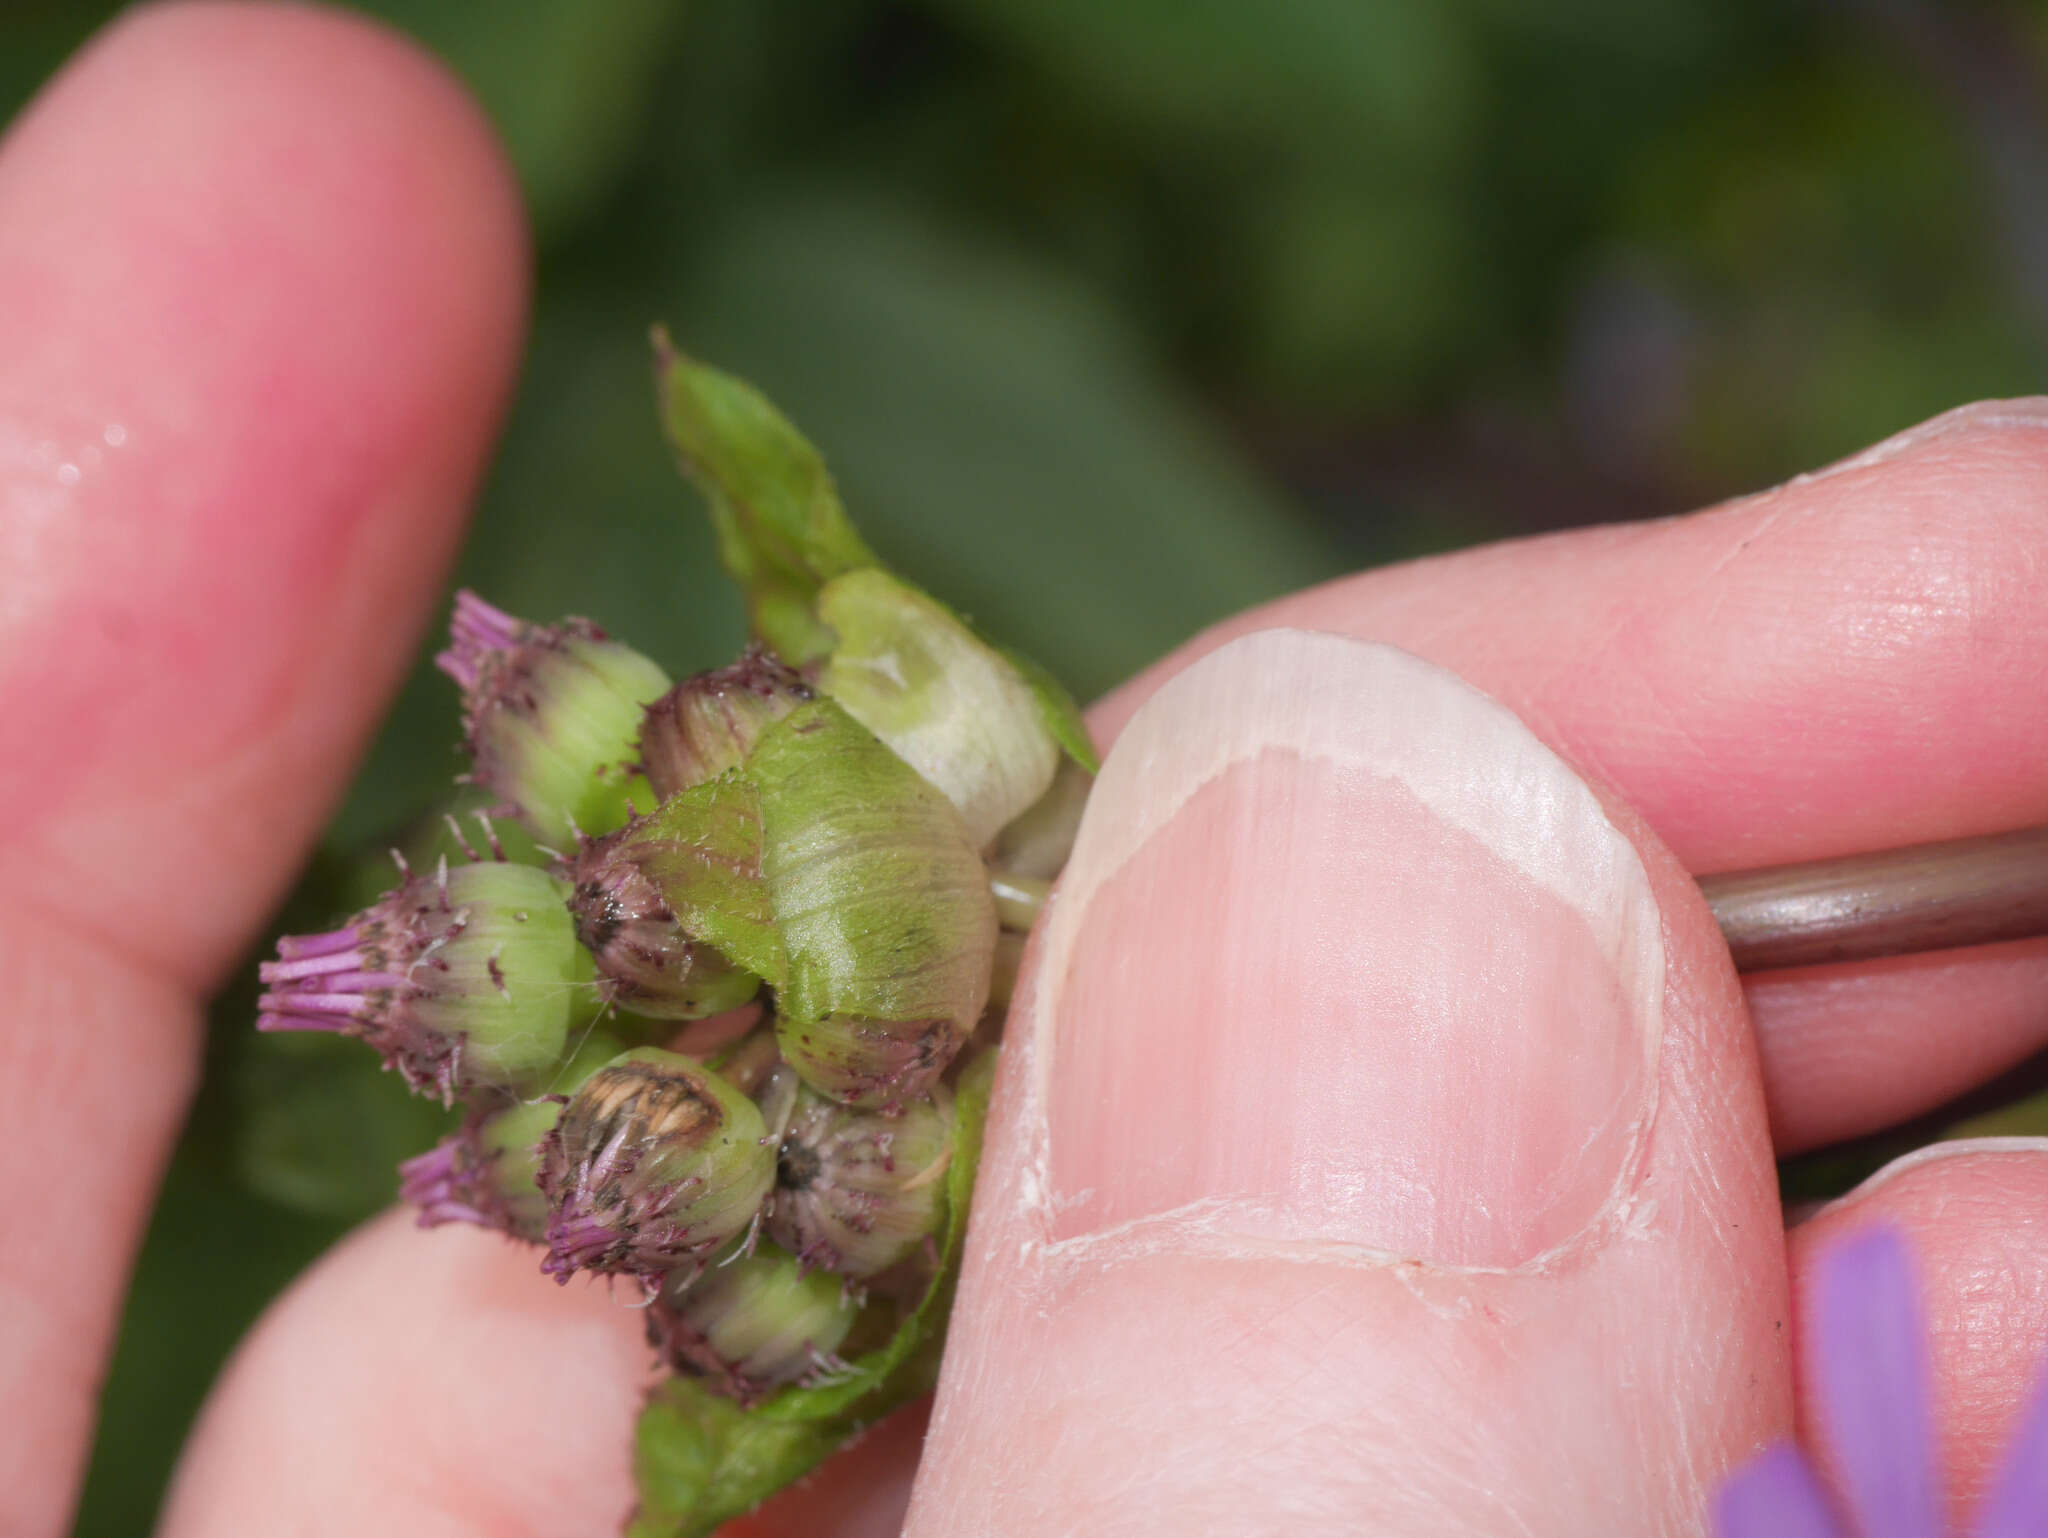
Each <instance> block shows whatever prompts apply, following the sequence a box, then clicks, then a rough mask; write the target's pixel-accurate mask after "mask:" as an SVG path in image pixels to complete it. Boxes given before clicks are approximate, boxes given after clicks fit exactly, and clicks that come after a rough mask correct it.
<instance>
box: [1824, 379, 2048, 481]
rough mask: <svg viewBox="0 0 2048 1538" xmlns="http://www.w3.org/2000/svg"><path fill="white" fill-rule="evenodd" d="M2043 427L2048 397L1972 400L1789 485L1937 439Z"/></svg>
mask: <svg viewBox="0 0 2048 1538" xmlns="http://www.w3.org/2000/svg"><path fill="white" fill-rule="evenodd" d="M2041 427H2048V395H2020V396H2015V397H2013V398H2012V399H2010V400H1991V401H1971V402H1970V403H1969V404H1968V405H1964V406H1957V407H1955V408H1954V409H1953V410H1950V411H1944V412H1943V413H1942V414H1941V415H1940V416H1936V417H1929V418H1928V419H1927V420H1926V421H1924V422H1916V423H1914V424H1913V425H1912V426H1911V427H1909V428H1907V429H1905V430H1904V431H1903V432H1896V433H1893V434H1892V435H1891V436H1890V437H1889V438H1886V439H1884V440H1883V441H1882V442H1879V443H1873V444H1872V445H1871V446H1870V447H1869V448H1867V449H1859V450H1858V451H1857V452H1856V453H1854V454H1851V455H1850V456H1849V457H1848V458H1847V459H1838V460H1836V461H1835V462H1834V463H1833V464H1831V465H1822V466H1821V467H1820V468H1819V469H1818V470H1809V471H1807V472H1806V473H1805V474H1804V475H1796V476H1794V477H1793V478H1792V480H1791V482H1790V484H1791V485H1794V486H1804V485H1810V484H1811V483H1812V482H1814V481H1822V480H1826V479H1827V478H1828V477H1829V476H1833V475H1842V474H1845V473H1846V472H1848V471H1851V470H1868V469H1869V468H1870V467H1871V466H1873V465H1881V464H1883V463H1885V462H1886V461H1887V460H1892V459H1897V458H1899V457H1900V456H1901V455H1904V454H1908V453H1910V452H1912V451H1913V450H1914V449H1917V448H1919V447H1921V446H1922V445H1923V444H1926V443H1929V442H1931V441H1933V440H1934V439H1936V438H1946V437H1949V436H1951V435H1953V434H1956V433H1964V432H1987V431H1991V432H1995V431H2000V430H2003V429H2020V430H2026V429H2032V428H2041Z"/></svg>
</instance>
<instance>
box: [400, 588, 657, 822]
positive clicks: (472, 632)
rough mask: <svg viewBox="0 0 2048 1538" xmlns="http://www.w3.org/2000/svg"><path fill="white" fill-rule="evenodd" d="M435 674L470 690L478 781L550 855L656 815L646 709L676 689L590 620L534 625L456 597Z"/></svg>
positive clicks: (466, 714)
mask: <svg viewBox="0 0 2048 1538" xmlns="http://www.w3.org/2000/svg"><path fill="white" fill-rule="evenodd" d="M450 632H451V644H450V646H449V648H448V650H446V651H444V652H442V653H441V654H440V656H438V657H436V658H435V659H434V660H435V663H436V664H437V665H438V666H439V667H440V669H441V670H442V671H443V672H444V673H446V674H448V676H449V677H451V678H453V679H454V680H455V681H456V683H457V684H459V685H461V687H462V698H463V727H464V730H465V732H466V734H467V736H468V745H469V751H470V755H471V758H472V760H473V767H472V769H471V772H470V778H471V780H472V781H473V782H474V783H476V784H478V785H481V786H484V787H485V788H487V789H488V790H490V791H491V792H492V793H493V794H495V795H498V796H501V797H503V798H504V800H505V802H506V803H507V805H508V806H509V808H510V809H511V810H512V811H513V812H514V813H516V814H517V816H518V817H519V819H520V821H521V822H523V823H524V824H525V825H526V826H527V828H528V829H529V830H530V831H531V832H532V833H533V835H534V836H535V837H536V838H538V839H540V840H541V841H542V842H543V843H553V844H555V845H557V846H559V847H562V848H567V847H569V845H570V843H571V842H572V841H574V840H575V839H576V838H577V837H578V836H579V835H582V834H594V833H607V832H609V831H611V830H612V829H613V828H616V827H618V826H619V825H620V824H621V823H623V822H625V820H626V819H627V818H628V817H629V816H631V815H632V813H633V812H634V811H635V810H636V809H637V810H642V811H644V810H647V809H648V808H650V807H652V806H653V804H654V797H653V793H652V792H651V791H650V790H649V789H648V788H647V783H646V781H645V780H643V779H642V778H641V777H640V773H639V770H638V767H637V764H636V754H637V751H638V748H637V744H638V742H639V737H640V720H641V716H642V714H643V713H644V711H645V708H646V706H647V705H648V703H649V702H650V701H652V700H656V699H659V698H660V697H661V696H662V695H663V694H665V693H667V692H668V687H669V677H668V675H667V674H666V673H664V672H663V671H662V670H661V668H660V667H659V666H658V665H657V664H655V663H654V662H651V661H650V660H648V659H647V658H646V657H643V656H641V655H640V653H638V652H636V651H634V650H633V649H632V648H631V647H627V646H621V645H619V644H618V643H617V642H616V641H612V640H610V639H608V638H607V637H606V636H605V633H604V632H603V631H602V630H600V629H598V628H597V626H595V625H593V624H591V623H590V622H589V621H588V620H581V619H569V620H564V621H563V622H562V623H561V624H559V625H529V624H527V623H526V622H524V621H523V620H518V619H515V618H513V617H512V616H511V615H509V614H506V613H504V612H502V611H500V610H498V609H494V608H492V607H491V606H490V605H489V604H487V603H485V602H484V601H483V600H482V599H481V598H478V597H477V596H476V594H474V593H470V592H462V593H458V594H457V595H456V597H455V618H454V620H453V622H452V623H451V625H450Z"/></svg>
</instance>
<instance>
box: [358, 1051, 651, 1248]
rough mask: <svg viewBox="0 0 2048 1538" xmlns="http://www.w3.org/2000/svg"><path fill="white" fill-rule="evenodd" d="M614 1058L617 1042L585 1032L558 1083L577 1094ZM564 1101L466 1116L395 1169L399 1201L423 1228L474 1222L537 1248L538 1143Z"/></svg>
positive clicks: (543, 1209) (540, 1232)
mask: <svg viewBox="0 0 2048 1538" xmlns="http://www.w3.org/2000/svg"><path fill="white" fill-rule="evenodd" d="M618 1054H619V1046H618V1043H617V1042H616V1041H614V1040H612V1039H611V1038H610V1037H608V1036H604V1035H602V1034H600V1033H598V1032H595V1031H591V1032H587V1033H586V1034H585V1035H584V1038H583V1041H582V1044H581V1045H580V1046H578V1047H577V1048H576V1050H575V1052H574V1053H573V1054H572V1055H571V1056H570V1059H569V1061H568V1063H567V1064H565V1065H564V1066H563V1068H562V1069H561V1071H560V1073H559V1074H558V1075H557V1076H556V1079H555V1082H556V1083H557V1084H558V1085H559V1086H560V1087H561V1089H562V1090H564V1091H570V1090H574V1089H576V1088H577V1087H578V1086H580V1085H581V1084H582V1083H583V1081H584V1080H585V1079H587V1078H589V1077H590V1075H591V1074H592V1073H593V1072H595V1071H596V1070H597V1069H599V1068H601V1067H603V1066H604V1064H605V1063H607V1062H609V1061H610V1060H611V1059H613V1058H615V1057H617V1056H618ZM563 1104H564V1101H563V1099H562V1096H561V1095H560V1094H549V1095H541V1096H538V1097H536V1098H534V1099H532V1100H524V1101H515V1102H514V1103H512V1104H510V1105H501V1106H495V1107H487V1108H485V1109H482V1110H476V1111H472V1112H470V1114H469V1116H468V1117H467V1118H465V1119H464V1121H463V1123H462V1126H461V1127H460V1128H458V1129H457V1130H456V1131H454V1132H452V1133H450V1134H449V1135H448V1136H447V1137H444V1138H443V1139H441V1141H440V1142H439V1143H438V1144H436V1145H435V1146H434V1147H433V1148H431V1149H429V1150H428V1151H427V1152H426V1153H423V1154H421V1155H420V1156H419V1157H418V1158H414V1159H408V1160H406V1161H405V1163H403V1164H401V1165H400V1166H399V1167H398V1195H399V1198H400V1200H402V1201H404V1202H406V1203H408V1204H409V1205H411V1206H413V1207H417V1208H418V1209H419V1214H420V1227H422V1228H435V1227H438V1226H439V1225H440V1224H443V1223H474V1224H476V1225H477V1226H478V1227H480V1228H493V1229H496V1230H498V1231H499V1232H500V1233H506V1234H511V1235H512V1236H513V1237H514V1238H518V1239H524V1240H526V1241H527V1242H528V1243H531V1244H539V1243H540V1242H541V1241H542V1239H543V1238H544V1237H545V1236H546V1233H547V1219H548V1204H547V1198H546V1197H544V1196H542V1195H541V1194H540V1185H539V1182H538V1179H537V1177H538V1175H539V1173H540V1145H541V1142H542V1140H543V1139H545V1138H546V1137H547V1135H548V1134H549V1133H550V1132H552V1131H553V1130H554V1127H555V1122H556V1120H557V1119H558V1118H559V1117H560V1116H561V1113H562V1106H563Z"/></svg>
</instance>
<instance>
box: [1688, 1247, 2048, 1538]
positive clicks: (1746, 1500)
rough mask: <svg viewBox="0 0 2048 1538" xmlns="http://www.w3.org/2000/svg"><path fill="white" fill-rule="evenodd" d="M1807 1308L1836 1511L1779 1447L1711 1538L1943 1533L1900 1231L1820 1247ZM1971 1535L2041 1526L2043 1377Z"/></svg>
mask: <svg viewBox="0 0 2048 1538" xmlns="http://www.w3.org/2000/svg"><path fill="white" fill-rule="evenodd" d="M1813 1316H1814V1322H1813V1330H1814V1336H1813V1350H1812V1353H1811V1371H1810V1373H1809V1375H1808V1376H1809V1380H1810V1381H1809V1383H1808V1386H1807V1387H1808V1392H1809V1393H1811V1394H1812V1395H1813V1396H1814V1398H1815V1400H1816V1402H1817V1403H1816V1409H1817V1411H1818V1413H1817V1415H1816V1416H1815V1419H1816V1420H1817V1421H1818V1423H1819V1424H1820V1425H1821V1426H1822V1427H1823V1428H1824V1431H1825V1435H1826V1436H1827V1440H1828V1446H1829V1449H1830V1450H1831V1451H1832V1453H1833V1454H1834V1466H1835V1468H1836V1469H1837V1470H1839V1472H1840V1474H1841V1479H1842V1486H1843V1488H1842V1503H1841V1506H1837V1504H1836V1503H1835V1502H1833V1501H1832V1500H1830V1499H1829V1497H1828V1495H1827V1494H1826V1492H1825V1491H1824V1490H1823V1488H1822V1486H1821V1483H1820V1480H1819V1478H1818V1477H1817V1476H1816V1474H1815V1472H1814V1470H1813V1466H1812V1465H1811V1464H1810V1463H1809V1462H1808V1461H1807V1458H1806V1456H1805V1454H1803V1453H1802V1452H1800V1450H1799V1449H1798V1448H1796V1447H1794V1446H1793V1445H1792V1444H1791V1443H1790V1442H1780V1443H1778V1444H1776V1445H1774V1446H1772V1447H1770V1448H1767V1449H1766V1450H1765V1451H1764V1452H1763V1453H1761V1454H1760V1455H1758V1456H1757V1457H1756V1458H1755V1459H1753V1460H1752V1461H1751V1462H1749V1463H1748V1464H1746V1465H1745V1466H1744V1467H1743V1468H1741V1469H1739V1470H1737V1471H1736V1473H1735V1475H1734V1477H1733V1478H1731V1479H1730V1480H1729V1481H1728V1483H1727V1484H1726V1485H1725V1486H1723V1487H1722V1490H1721V1493H1720V1496H1719V1497H1718V1499H1717V1500H1716V1501H1715V1503H1714V1531H1715V1533H1716V1535H1717V1538H1943V1534H1944V1533H1945V1532H1946V1531H1947V1530H1946V1528H1945V1527H1944V1525H1943V1521H1942V1513H1941V1489H1940V1479H1939V1474H1938V1472H1937V1469H1936V1463H1935V1444H1934V1416H1933V1411H1932V1408H1931V1405H1932V1397H1931V1394H1930V1390H1929V1383H1930V1378H1931V1373H1930V1370H1929V1365H1928V1351H1927V1340H1926V1327H1925V1323H1924V1318H1923V1311H1922V1309H1921V1306H1920V1299H1919V1293H1918V1291H1917V1289H1916V1287H1915V1285H1914V1281H1913V1266H1912V1254H1911V1251H1910V1248H1909V1247H1908V1245H1907V1244H1906V1241H1905V1238H1904V1236H1903V1235H1901V1234H1900V1233H1899V1232H1898V1230H1896V1229H1894V1228H1890V1227H1874V1228H1871V1229H1868V1230H1865V1231H1864V1232H1861V1233H1858V1234H1856V1235H1853V1236H1852V1237H1850V1238H1848V1239H1846V1240H1844V1241H1843V1242H1842V1243H1840V1244H1837V1245H1835V1246H1834V1247H1833V1248H1832V1249H1830V1250H1828V1251H1827V1252H1826V1253H1825V1254H1823V1255H1822V1256H1821V1257H1820V1259H1819V1261H1818V1263H1817V1272H1816V1278H1815V1287H1814V1305H1813ZM1844 1508H1846V1509H1844ZM1970 1532H1971V1535H1972V1538H2032V1535H2038V1534H2041V1533H2048V1378H2044V1380H2043V1382H2042V1383H2041V1385H2040V1386H2038V1387H2037V1388H2036V1389H2035V1390H2034V1394H2033V1397H2032V1399H2031V1401H2030V1402H2029V1404H2028V1406H2027V1409H2026V1411H2025V1412H2024V1414H2023V1415H2022V1416H2021V1420H2020V1429H2019V1432H2018V1434H2017V1435H2016V1436H2015V1437H2014V1438H2013V1442H2012V1446H2011V1447H2010V1448H2009V1449H2008V1450H2007V1452H2006V1455H2005V1461H2004V1465H2003V1467H2002V1468H2001V1470H2000V1472H1999V1475H1998V1478H1997V1480H1996V1481H1995V1482H1994V1483H1993V1485H1992V1489H1991V1494H1990V1496H1989V1497H1988V1498H1987V1499H1986V1501H1985V1503H1984V1507H1983V1511H1982V1512H1981V1514H1980V1516H1979V1518H1978V1521H1977V1523H1976V1525H1975V1526H1974V1527H1973V1528H1972V1529H1971V1530H1970Z"/></svg>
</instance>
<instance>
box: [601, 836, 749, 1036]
mask: <svg viewBox="0 0 2048 1538" xmlns="http://www.w3.org/2000/svg"><path fill="white" fill-rule="evenodd" d="M660 849H661V844H660V842H659V841H658V840H655V839H652V838H649V837H647V836H645V833H644V828H642V827H636V826H635V825H634V824H628V825H627V826H626V827H625V828H623V829H621V830H620V831H619V832H617V833H614V834H609V835H607V836H606V837H604V838H601V839H596V840H593V841H592V842H590V843H588V844H586V845H584V847H583V848H582V849H581V850H580V851H579V852H578V854H577V856H576V858H575V860H574V861H572V862H571V864H570V868H569V880H570V895H569V910H570V912H571V913H573V914H574V915H575V919H576V937H577V938H578V939H579V940H581V941H582V942H583V944H584V946H585V947H586V948H587V949H588V950H589V951H590V954H591V956H592V958H593V959H594V960H595V962H596V963H597V970H598V971H599V972H600V973H601V974H602V975H603V977H604V979H605V982H604V985H603V986H604V990H605V993H606V996H607V997H608V998H609V999H610V1000H611V1001H612V1002H614V1003H616V1004H619V1005H621V1006H623V1007H624V1008H626V1009H630V1010H633V1011H634V1012H636V1013H638V1014H642V1015H651V1016H654V1017H655V1018H657V1019H663V1020H700V1019H702V1018H704V1017H705V1016H707V1015H716V1014H722V1013H723V1012H725V1011H726V1010H729V1009H737V1008H738V1007H739V1006H740V1005H742V1004H744V1003H746V1002H747V1000H749V999H751V998H752V997H753V996H754V994H755V993H756V992H757V991H758V990H759V988H760V986H761V981H760V979H759V978H757V977H755V976H754V974H753V973H751V972H747V971H743V970H742V969H740V968H738V967H736V966H734V965H733V964H732V962H731V961H729V960H727V959H726V957H725V956H724V955H723V954H721V953H720V952H719V951H718V950H717V949H716V948H715V947H713V946H711V945H707V944H704V943H702V942H700V941H694V940H692V939H691V938H690V937H689V935H688V934H686V933H685V932H684V930H683V927H682V925H681V924H680V923H679V922H678V921H677V918H676V914H675V910H674V909H673V908H671V907H670V906H669V905H668V901H667V899H665V898H664V897H663V896H662V894H661V889H660V888H659V887H658V886H657V885H656V884H655V883H654V881H653V880H652V879H651V878H650V877H649V875H648V874H647V872H646V871H645V870H644V869H643V868H642V866H641V863H640V862H641V861H642V859H649V860H656V862H657V863H658V858H657V857H658V855H659V852H660Z"/></svg>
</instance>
